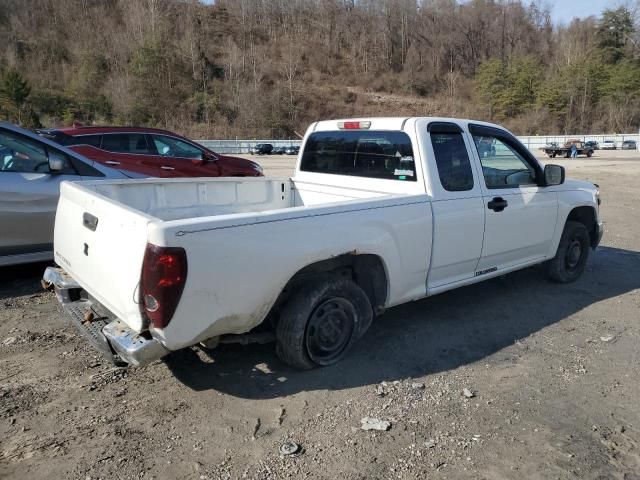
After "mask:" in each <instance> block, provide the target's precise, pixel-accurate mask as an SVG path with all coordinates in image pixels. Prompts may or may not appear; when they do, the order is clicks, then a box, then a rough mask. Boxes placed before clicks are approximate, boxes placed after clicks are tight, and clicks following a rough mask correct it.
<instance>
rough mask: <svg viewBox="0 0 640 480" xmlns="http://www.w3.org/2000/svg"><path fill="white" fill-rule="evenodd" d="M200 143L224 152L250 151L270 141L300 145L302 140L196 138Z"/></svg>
mask: <svg viewBox="0 0 640 480" xmlns="http://www.w3.org/2000/svg"><path fill="white" fill-rule="evenodd" d="M196 141H197V142H198V143H199V144H200V145H202V146H204V147H207V148H209V149H211V150H213V151H214V152H217V153H222V154H223V155H224V154H225V153H249V148H251V147H253V146H254V145H257V144H258V143H270V144H271V145H273V146H274V147H288V146H298V147H299V146H300V145H301V144H302V142H301V141H300V140H297V139H296V140H196Z"/></svg>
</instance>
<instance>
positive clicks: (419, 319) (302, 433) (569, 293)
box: [0, 152, 640, 480]
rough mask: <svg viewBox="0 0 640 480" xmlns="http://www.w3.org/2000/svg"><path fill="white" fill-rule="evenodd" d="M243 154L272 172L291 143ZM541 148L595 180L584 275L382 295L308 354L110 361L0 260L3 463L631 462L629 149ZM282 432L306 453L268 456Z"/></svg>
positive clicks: (33, 474)
mask: <svg viewBox="0 0 640 480" xmlns="http://www.w3.org/2000/svg"><path fill="white" fill-rule="evenodd" d="M556 160H557V159H556ZM259 161H260V162H261V163H263V164H264V165H265V167H266V170H267V173H269V174H276V175H286V174H288V173H290V170H291V168H292V167H291V165H292V164H293V162H294V158H293V157H282V158H275V157H274V158H268V157H260V158H259ZM557 163H562V164H564V165H566V166H567V168H568V173H569V175H570V176H572V177H576V178H583V179H587V180H590V181H594V182H596V183H599V184H600V186H601V189H602V197H603V205H602V212H603V216H604V219H605V221H606V233H605V237H604V240H603V244H602V246H601V247H599V248H598V250H597V251H596V252H595V255H593V256H592V258H591V260H590V262H589V266H588V269H587V272H586V274H585V275H584V276H583V278H582V279H581V280H579V281H578V282H577V283H575V284H572V285H566V286H558V285H555V284H551V283H548V282H547V281H546V280H545V279H544V277H543V275H542V273H541V271H540V269H539V268H532V269H528V270H526V271H521V272H517V273H514V274H511V275H508V276H507V277H504V278H501V279H495V280H490V281H487V282H484V283H481V284H478V285H475V286H471V287H467V288H463V289H460V290H456V291H453V292H449V293H446V294H443V295H440V296H437V297H433V298H431V299H427V300H423V301H419V302H415V303H411V304H408V305H404V306H401V307H398V308H394V309H391V310H389V311H388V312H387V313H386V314H385V315H384V316H383V317H381V318H380V319H378V320H377V321H376V322H375V323H374V325H373V326H372V328H371V329H370V330H369V332H368V333H367V334H366V337H365V338H364V339H363V340H362V341H361V342H360V343H359V345H358V346H357V347H356V348H355V351H354V352H353V354H352V355H351V356H350V357H349V358H348V359H347V360H346V361H344V362H342V363H341V364H340V365H337V366H335V367H331V368H325V369H321V370H316V371H312V372H297V371H293V370H291V369H289V368H287V367H286V366H284V365H283V364H282V363H281V362H280V361H278V359H277V357H276V356H275V354H274V351H273V347H272V345H262V346H258V345H250V346H225V347H224V348H220V349H218V350H215V351H212V352H210V353H205V352H203V351H200V350H197V349H193V350H187V351H183V352H179V353H176V354H174V355H172V356H170V357H168V358H167V359H166V360H164V361H159V362H156V363H154V364H152V365H150V366H148V367H144V368H139V369H133V370H129V371H127V370H123V369H114V367H112V366H111V365H109V364H107V363H105V362H104V361H103V360H102V359H101V358H100V357H99V356H98V355H97V354H96V353H94V352H93V351H92V350H91V348H89V347H88V346H87V345H86V343H85V341H84V340H83V339H82V338H81V337H79V335H78V334H77V333H76V331H75V329H74V328H73V327H72V326H70V325H69V324H68V323H67V322H66V321H65V319H64V318H63V316H62V314H61V313H60V311H59V310H58V307H57V304H56V301H55V299H54V296H53V295H52V294H51V293H47V292H43V291H42V290H41V288H40V286H39V277H40V275H41V272H42V270H43V268H44V266H43V265H34V266H29V267H21V268H8V269H7V268H5V269H0V478H15V479H23V478H29V479H44V478H79V479H89V478H91V479H97V478H102V479H113V478H145V479H147V478H181V479H214V478H216V479H217V478H327V479H336V478H346V479H368V478H474V479H476V478H487V479H494V478H544V479H547V478H560V479H565V478H567V479H568V478H601V479H604V478H620V479H623V478H624V479H627V480H630V479H637V478H640V322H639V320H640V273H639V272H640V253H639V252H640V209H639V204H640V188H639V187H638V186H639V185H640V158H638V156H637V153H636V152H611V153H607V154H604V153H601V154H600V155H598V156H597V157H595V158H593V159H589V160H586V159H582V160H559V161H557ZM464 389H469V390H470V391H471V392H470V393H471V394H472V395H470V397H471V398H468V397H467V396H465V395H464V394H463V391H464ZM467 393H469V392H467ZM366 416H369V417H376V418H380V419H384V420H389V421H390V422H391V423H392V426H391V429H390V430H389V431H386V432H367V431H363V430H361V429H360V420H361V419H362V418H363V417H366ZM287 440H293V441H295V442H298V443H299V444H301V445H302V446H303V448H304V453H302V454H301V455H299V456H297V457H294V458H292V457H283V456H281V455H280V453H279V448H280V445H281V444H282V443H283V442H285V441H287Z"/></svg>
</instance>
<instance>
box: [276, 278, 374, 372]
mask: <svg viewBox="0 0 640 480" xmlns="http://www.w3.org/2000/svg"><path fill="white" fill-rule="evenodd" d="M372 319H373V310H372V308H371V303H370V302H369V298H368V297H367V295H366V294H365V293H364V291H363V290H362V289H361V288H360V287H359V286H358V285H357V284H356V283H354V282H353V281H352V280H350V279H348V278H341V277H332V276H322V277H319V278H317V279H314V280H312V281H310V282H309V283H307V284H306V285H303V286H302V287H300V288H299V289H298V290H297V291H296V292H295V293H294V294H293V295H292V296H291V298H289V300H288V301H287V303H286V304H285V306H284V307H283V309H282V311H281V314H280V319H279V320H278V326H277V328H276V341H277V344H276V351H277V353H278V356H279V357H280V359H281V360H282V361H284V362H285V363H287V364H289V365H291V366H292V367H295V368H299V369H302V370H308V369H310V368H314V367H318V366H327V365H332V364H334V363H336V362H338V361H339V360H341V359H342V358H344V356H345V355H346V354H347V352H348V351H349V350H350V349H351V347H352V346H353V344H354V343H355V342H356V340H357V339H358V338H360V336H361V335H362V334H363V333H364V332H365V331H366V329H367V328H368V327H369V325H370V324H371V321H372Z"/></svg>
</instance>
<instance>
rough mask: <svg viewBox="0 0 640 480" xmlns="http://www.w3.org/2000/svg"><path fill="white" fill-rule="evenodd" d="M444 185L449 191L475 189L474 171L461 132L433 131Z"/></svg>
mask: <svg viewBox="0 0 640 480" xmlns="http://www.w3.org/2000/svg"><path fill="white" fill-rule="evenodd" d="M431 144H432V145H433V152H434V154H435V157H436V164H437V165H438V175H439V176H440V183H441V184H442V187H443V188H444V189H445V190H447V191H449V192H464V191H467V190H471V189H473V172H472V171H471V162H470V161H469V154H468V152H467V147H466V146H465V144H464V140H463V139H462V134H461V133H437V132H431Z"/></svg>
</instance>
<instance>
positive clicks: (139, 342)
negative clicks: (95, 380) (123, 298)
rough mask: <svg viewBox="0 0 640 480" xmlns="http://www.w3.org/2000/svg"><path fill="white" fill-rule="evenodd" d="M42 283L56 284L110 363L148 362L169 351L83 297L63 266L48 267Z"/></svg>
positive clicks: (74, 317) (64, 301) (63, 302)
mask: <svg viewBox="0 0 640 480" xmlns="http://www.w3.org/2000/svg"><path fill="white" fill-rule="evenodd" d="M43 285H44V286H45V287H49V286H53V288H54V290H55V293H56V297H57V298H58V301H59V302H60V304H61V305H62V307H63V309H64V311H65V313H66V314H67V316H68V317H69V319H70V320H71V322H72V323H73V324H74V325H75V326H76V328H77V329H78V330H79V331H80V333H82V334H83V335H84V337H85V338H86V339H87V340H88V341H89V343H90V344H91V345H93V347H94V348H96V349H97V350H98V351H99V352H100V353H102V355H104V356H105V357H106V358H107V359H108V360H109V361H110V362H112V363H114V364H121V363H123V362H124V363H127V364H129V365H133V366H139V365H146V364H148V363H151V362H153V361H154V360H158V359H159V358H162V357H164V356H165V355H166V354H167V353H169V350H167V349H166V348H165V347H164V346H163V345H162V344H161V343H160V342H158V340H156V339H155V338H153V337H151V335H150V334H149V333H148V332H144V333H137V332H135V331H134V330H132V329H131V328H129V327H128V326H127V325H126V324H125V323H124V322H123V321H122V320H120V319H117V318H116V319H114V318H111V317H108V316H104V315H103V314H102V313H101V310H102V309H100V308H97V305H95V304H94V301H92V300H90V299H88V298H83V296H82V295H81V293H82V287H80V285H78V283H77V282H75V280H73V278H71V277H70V276H69V275H68V274H67V273H66V272H65V271H64V270H62V269H61V268H53V267H48V268H47V269H46V270H45V272H44V276H43Z"/></svg>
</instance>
